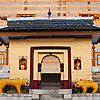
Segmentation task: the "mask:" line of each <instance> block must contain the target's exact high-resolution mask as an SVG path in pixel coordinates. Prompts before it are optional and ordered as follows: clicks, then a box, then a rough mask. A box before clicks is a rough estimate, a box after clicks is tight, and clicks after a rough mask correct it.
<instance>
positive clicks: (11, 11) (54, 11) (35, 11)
mask: <svg viewBox="0 0 100 100" xmlns="http://www.w3.org/2000/svg"><path fill="white" fill-rule="evenodd" d="M19 12H20V13H21V12H23V10H3V11H0V13H19ZM47 12H48V10H34V11H33V10H32V11H28V13H47ZM51 12H52V13H60V11H58V10H51ZM26 13H27V12H26Z"/></svg>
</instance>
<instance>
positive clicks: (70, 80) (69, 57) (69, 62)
mask: <svg viewBox="0 0 100 100" xmlns="http://www.w3.org/2000/svg"><path fill="white" fill-rule="evenodd" d="M68 83H69V89H71V88H72V85H71V84H72V79H71V48H70V47H69V48H68Z"/></svg>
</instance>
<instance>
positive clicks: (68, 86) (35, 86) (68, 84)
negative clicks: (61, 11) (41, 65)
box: [30, 46, 72, 89]
mask: <svg viewBox="0 0 100 100" xmlns="http://www.w3.org/2000/svg"><path fill="white" fill-rule="evenodd" d="M34 49H68V80H62V81H63V82H62V81H61V83H63V84H64V86H63V85H62V87H61V88H63V89H71V88H72V87H71V48H70V47H61V46H59V47H53V46H49V47H31V49H30V89H38V88H40V87H39V85H38V82H37V81H38V80H33V70H34V66H33V60H34V57H33V55H34ZM39 84H41V82H39Z"/></svg>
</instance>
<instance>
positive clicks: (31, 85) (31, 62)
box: [30, 48, 34, 89]
mask: <svg viewBox="0 0 100 100" xmlns="http://www.w3.org/2000/svg"><path fill="white" fill-rule="evenodd" d="M33 54H34V49H33V48H31V49H30V89H33V59H34V58H33Z"/></svg>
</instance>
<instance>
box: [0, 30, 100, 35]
mask: <svg viewBox="0 0 100 100" xmlns="http://www.w3.org/2000/svg"><path fill="white" fill-rule="evenodd" d="M41 34H51V35H52V34H63V35H64V34H70V35H72V34H74V35H75V34H78V35H92V34H100V31H84V30H83V31H79V30H77V31H72V30H71V31H67V30H59V31H52V30H48V31H45V30H44V31H42V30H41V31H35V30H34V31H27V32H26V31H18V32H17V31H16V32H14V31H12V32H11V31H10V32H9V31H8V32H7V31H4V32H0V35H3V36H5V35H8V36H9V35H41Z"/></svg>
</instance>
